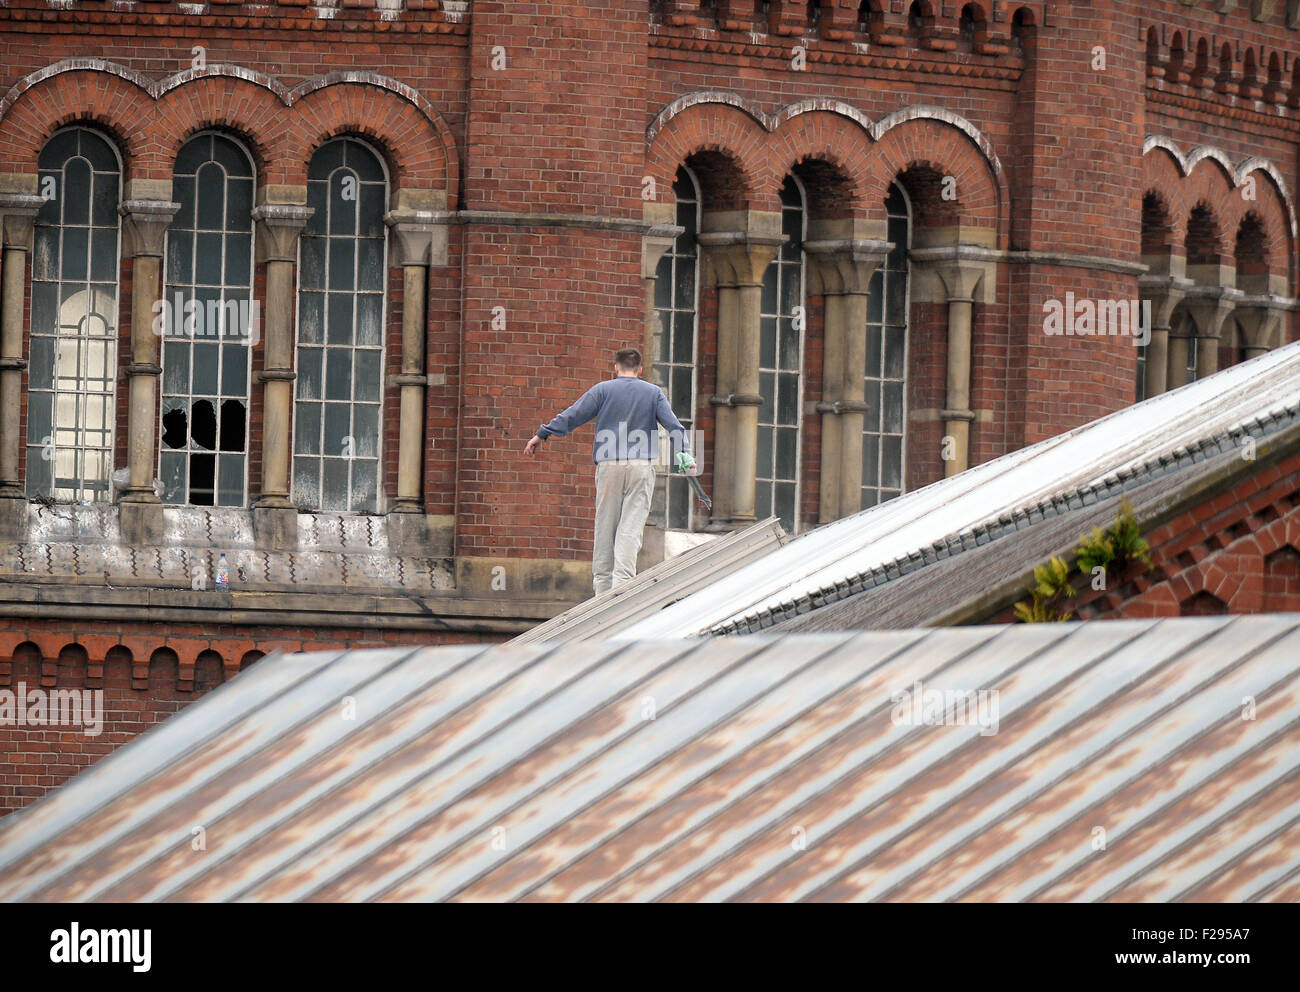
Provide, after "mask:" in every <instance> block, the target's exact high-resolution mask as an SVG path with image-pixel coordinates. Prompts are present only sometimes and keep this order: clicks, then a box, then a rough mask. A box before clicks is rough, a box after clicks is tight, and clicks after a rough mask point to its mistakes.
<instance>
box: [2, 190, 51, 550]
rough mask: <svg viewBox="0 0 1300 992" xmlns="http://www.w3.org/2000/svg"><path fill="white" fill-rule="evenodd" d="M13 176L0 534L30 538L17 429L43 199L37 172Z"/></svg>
mask: <svg viewBox="0 0 1300 992" xmlns="http://www.w3.org/2000/svg"><path fill="white" fill-rule="evenodd" d="M5 178H6V179H9V180H12V181H11V182H7V183H6V184H5V189H4V191H2V192H0V216H3V218H4V219H3V240H4V272H3V277H2V282H0V293H2V294H3V295H2V296H0V537H3V538H4V539H6V540H11V541H22V540H26V537H27V494H26V493H25V492H24V491H23V487H22V484H21V482H20V475H21V467H20V466H21V464H22V462H21V459H22V451H23V443H22V440H23V439H22V436H21V435H20V434H19V432H18V422H19V413H20V411H21V408H22V388H23V370H24V369H26V368H27V361H26V359H25V358H24V357H23V318H24V312H25V310H26V304H27V256H28V254H29V253H30V252H31V250H32V226H33V224H34V222H35V220H36V214H37V213H38V212H39V211H40V209H41V205H42V204H43V203H44V202H45V201H44V200H42V199H41V198H40V197H39V196H37V195H36V192H35V191H36V185H37V177H36V176H26V175H20V176H12V177H5Z"/></svg>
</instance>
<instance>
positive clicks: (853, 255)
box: [804, 221, 891, 524]
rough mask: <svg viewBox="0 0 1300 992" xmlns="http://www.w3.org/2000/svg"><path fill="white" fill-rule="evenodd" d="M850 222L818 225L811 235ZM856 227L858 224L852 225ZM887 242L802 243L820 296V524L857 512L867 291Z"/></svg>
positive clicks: (815, 291)
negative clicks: (822, 326) (822, 312)
mask: <svg viewBox="0 0 1300 992" xmlns="http://www.w3.org/2000/svg"><path fill="white" fill-rule="evenodd" d="M854 223H855V222H852V221H831V222H825V221H823V222H817V223H816V225H815V226H816V227H817V228H818V229H817V230H816V231H815V232H810V233H815V234H817V235H826V234H831V233H840V232H839V231H835V232H832V231H831V230H830V228H831V227H832V226H841V227H842V226H844V225H846V224H854ZM856 223H858V224H860V223H861V222H856ZM890 247H891V246H890V244H889V243H888V242H887V241H879V240H875V239H868V238H858V237H849V238H833V237H817V238H815V239H810V240H808V241H806V242H805V243H804V250H805V251H806V252H808V255H809V261H810V265H809V267H808V274H809V294H810V295H813V296H823V297H824V298H825V300H826V314H825V331H824V337H823V349H822V397H823V399H822V402H821V403H818V404H817V407H816V409H817V412H818V413H820V414H821V415H822V423H821V428H822V431H821V475H820V486H819V492H820V504H819V507H818V521H819V522H820V523H824V524H825V523H830V522H831V521H832V520H838V519H839V518H840V517H846V516H848V515H850V514H852V513H856V512H857V511H858V510H860V509H862V429H863V425H864V422H865V417H866V413H867V404H866V391H865V383H864V376H865V373H866V364H867V292H868V290H869V288H870V285H871V277H872V275H873V274H874V273H875V271H876V269H878V268H879V267H880V265H881V264H882V263H883V262H884V260H885V257H886V256H887V255H888V254H889V249H890Z"/></svg>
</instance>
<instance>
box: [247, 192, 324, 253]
mask: <svg viewBox="0 0 1300 992" xmlns="http://www.w3.org/2000/svg"><path fill="white" fill-rule="evenodd" d="M315 212H316V211H315V210H314V209H313V208H312V207H307V206H301V205H299V204H296V203H263V204H259V205H258V206H256V207H254V208H253V220H254V221H256V222H257V247H258V256H259V260H260V261H263V262H296V261H297V260H298V235H299V234H301V233H302V229H303V228H304V227H306V226H307V221H309V220H311V218H312V215H313V214H314V213H315Z"/></svg>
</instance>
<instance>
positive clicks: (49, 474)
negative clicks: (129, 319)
mask: <svg viewBox="0 0 1300 992" xmlns="http://www.w3.org/2000/svg"><path fill="white" fill-rule="evenodd" d="M38 167H39V173H40V178H41V183H42V185H41V189H42V192H43V193H44V192H45V191H46V190H48V192H49V194H50V195H49V196H48V198H47V199H46V200H45V202H44V204H43V205H42V206H41V209H40V212H39V213H38V214H37V216H36V226H35V237H34V255H33V258H32V289H31V325H30V328H31V340H30V344H29V352H28V354H29V361H30V362H31V366H30V371H29V380H28V390H29V391H28V397H27V492H28V494H29V495H32V496H53V497H54V498H56V499H71V500H86V499H89V500H106V499H108V498H109V495H110V491H109V483H108V475H109V472H110V471H111V469H112V448H113V421H114V419H115V418H114V415H113V411H114V397H115V392H114V386H115V384H116V381H117V309H118V308H117V274H118V264H119V263H118V228H119V218H118V216H117V203H118V197H119V191H120V183H121V169H120V166H119V165H118V160H117V155H116V153H115V152H114V151H113V148H112V146H111V145H109V143H108V142H107V141H106V140H105V139H104V138H102V137H100V136H99V135H98V134H96V133H95V132H93V131H90V130H88V129H86V128H80V127H74V128H68V129H66V130H64V131H60V132H59V133H58V134H56V135H54V136H53V137H52V138H51V139H50V140H49V141H48V142H47V143H46V145H45V147H44V149H43V150H42V151H41V154H40V158H39V161H38ZM47 180H48V182H47ZM105 204H108V205H109V206H110V207H111V209H107V208H106V207H105ZM92 280H93V281H92Z"/></svg>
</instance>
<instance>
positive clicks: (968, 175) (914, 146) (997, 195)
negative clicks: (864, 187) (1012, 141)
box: [868, 117, 1003, 240]
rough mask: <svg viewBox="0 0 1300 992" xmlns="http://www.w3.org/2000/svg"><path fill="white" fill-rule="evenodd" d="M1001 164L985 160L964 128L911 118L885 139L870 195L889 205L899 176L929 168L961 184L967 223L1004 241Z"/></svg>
mask: <svg viewBox="0 0 1300 992" xmlns="http://www.w3.org/2000/svg"><path fill="white" fill-rule="evenodd" d="M995 161H996V160H993V161H990V160H989V159H988V158H987V157H985V155H984V153H983V151H982V150H981V149H980V147H979V146H978V145H977V144H976V143H975V142H973V141H972V140H971V138H970V136H969V135H968V134H966V133H965V132H964V131H963V130H961V129H960V128H958V127H955V126H953V125H952V124H950V123H948V122H946V121H941V120H935V119H931V118H925V117H913V118H909V119H908V120H906V121H903V122H900V123H898V124H895V125H893V126H892V127H891V128H890V129H889V130H888V131H887V132H885V133H884V135H883V136H882V137H881V139H880V144H879V150H878V153H877V155H876V157H875V161H874V163H873V164H874V166H875V168H874V169H873V171H872V183H871V186H870V187H869V192H868V196H869V197H871V198H872V199H873V200H881V201H883V200H884V198H885V197H886V196H887V195H888V194H889V186H890V184H891V183H893V182H894V181H895V180H896V179H897V177H898V176H899V175H901V174H902V173H904V172H906V171H907V170H908V169H910V168H912V167H913V166H926V167H929V168H932V169H934V170H935V171H937V172H939V173H940V174H941V175H944V176H952V177H953V179H954V180H956V195H957V199H956V200H955V201H953V207H954V211H955V212H956V213H957V214H958V215H959V216H960V218H961V220H962V223H963V224H966V223H969V224H970V226H972V227H984V228H989V229H992V230H995V231H997V232H998V236H999V240H1001V238H1002V236H1003V231H1002V220H1003V211H1002V210H1001V209H1000V207H1001V203H1002V198H1001V192H1002V190H1001V184H1000V182H999V179H1000V170H995V167H994V162H995Z"/></svg>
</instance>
